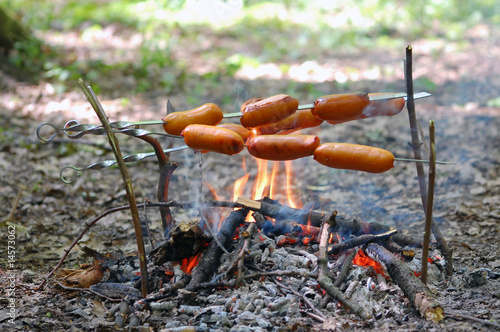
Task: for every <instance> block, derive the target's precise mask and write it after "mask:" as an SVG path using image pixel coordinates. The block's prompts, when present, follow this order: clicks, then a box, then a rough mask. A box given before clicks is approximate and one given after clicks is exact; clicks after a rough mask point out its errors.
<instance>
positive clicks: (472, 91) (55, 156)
mask: <svg viewBox="0 0 500 332" xmlns="http://www.w3.org/2000/svg"><path fill="white" fill-rule="evenodd" d="M484 29H487V28H485V27H478V28H477V29H475V30H474V31H471V32H470V36H469V38H468V43H467V45H465V46H464V45H461V46H460V48H456V47H454V46H453V45H444V44H443V45H442V44H439V43H437V44H436V43H433V42H429V41H416V42H415V43H414V44H413V48H414V52H415V54H414V62H415V64H414V66H415V77H416V78H418V77H430V78H432V79H433V81H434V82H435V83H436V84H437V87H436V88H435V90H434V91H432V94H433V97H432V98H428V99H425V100H421V101H418V102H417V114H418V117H419V120H420V123H421V125H422V129H423V132H424V133H427V132H428V129H427V126H428V121H429V120H431V119H433V120H435V122H436V127H437V129H436V133H437V134H436V136H437V137H436V144H437V158H438V160H441V161H447V162H453V163H455V164H454V165H443V166H439V167H438V174H437V184H436V197H435V204H434V217H435V221H436V222H437V223H438V225H439V227H440V229H441V231H442V233H443V234H444V236H445V238H446V240H447V241H448V243H449V245H450V246H451V247H452V248H453V250H454V261H453V265H454V270H455V273H454V275H453V276H452V277H450V278H447V279H445V280H441V281H436V282H433V283H431V284H430V285H429V286H430V288H431V290H432V291H433V292H434V294H435V296H436V299H437V300H438V301H439V302H440V303H441V305H442V307H443V308H444V311H445V313H447V314H448V315H449V316H447V318H445V320H444V321H442V322H441V323H438V324H434V323H432V322H428V321H426V320H424V319H422V318H421V317H419V315H418V314H417V313H415V312H413V313H412V314H410V315H409V318H408V319H406V320H403V319H402V318H401V317H395V318H394V320H393V321H392V323H384V324H383V325H381V324H378V323H377V321H376V320H375V319H372V320H370V321H367V322H359V321H358V322H356V323H355V324H353V325H351V329H355V330H371V329H377V330H399V331H417V330H430V331H438V330H439V331H489V330H495V329H498V326H499V325H498V324H500V278H499V277H500V259H499V257H498V252H499V250H500V240H499V229H500V227H499V220H500V209H499V206H500V153H499V147H500V137H499V134H498V129H499V128H500V109H499V108H494V107H487V101H488V100H491V99H494V98H498V97H499V93H498V92H499V91H500V80H499V77H500V75H499V74H500V73H499V71H500V69H499V68H498V63H497V61H495V60H496V59H498V58H499V56H500V46H498V45H500V44H499V43H498V41H499V40H500V39H499V36H498V32H497V34H495V33H494V31H486V32H484V31H483V30H484ZM117 38H118V37H117ZM455 46H456V45H455ZM193 54H196V52H193ZM403 54H404V48H403V49H402V50H401V54H383V53H382V52H381V53H379V54H377V53H373V54H356V55H353V56H352V57H342V56H340V55H339V56H338V57H335V56H333V55H332V56H331V57H329V58H327V59H316V60H317V61H318V63H320V64H322V65H324V66H325V68H328V67H331V66H335V67H338V68H344V67H353V66H356V67H358V68H359V70H360V72H361V73H367V72H369V70H370V68H372V66H373V64H374V63H379V64H381V65H382V64H383V65H384V66H388V65H390V66H394V67H395V68H399V67H401V58H403ZM193 63H200V59H199V58H196V57H195V56H194V55H193ZM320 67H321V65H320ZM309 74H310V75H309V76H308V77H307V80H309V81H306V82H311V83H312V84H314V87H315V89H316V90H318V91H323V92H325V94H327V93H333V92H336V91H331V86H332V85H331V83H330V81H328V80H327V81H326V82H321V81H317V80H316V81H315V79H316V78H315V76H314V71H310V72H309ZM382 76H383V77H379V78H377V79H375V80H370V79H369V78H366V77H363V75H361V76H360V77H359V79H358V80H353V81H352V83H351V84H350V85H349V90H352V91H356V90H367V91H381V90H386V88H388V87H392V88H393V89H394V88H396V89H403V91H404V83H403V80H402V71H401V69H396V70H395V71H394V72H393V73H391V74H387V75H382ZM286 79H287V77H283V78H281V79H267V78H266V77H260V78H256V79H253V80H250V79H245V78H244V77H241V76H240V77H238V78H237V79H226V78H224V79H221V81H220V82H219V83H220V84H219V85H218V86H217V87H215V88H212V89H209V88H207V91H205V95H206V96H207V100H206V102H208V101H214V102H222V101H221V98H222V95H223V92H227V90H228V89H229V90H232V91H233V92H232V94H233V95H234V100H233V101H232V103H233V105H231V104H230V103H227V102H226V104H225V105H224V106H226V107H227V108H228V109H230V110H229V111H228V112H232V111H233V110H231V106H234V105H238V104H239V103H241V102H242V101H243V100H245V99H246V98H247V97H249V96H267V95H272V94H276V93H282V92H283V91H284V90H285V89H290V86H289V85H288V82H287V80H286ZM351 79H352V77H351ZM1 83H2V84H1V85H0V86H2V88H3V92H2V94H1V95H0V98H1V102H0V110H1V112H0V121H1V123H2V126H1V127H2V132H0V183H1V186H0V199H1V203H2V204H0V211H1V212H0V215H1V216H2V218H4V217H6V216H7V215H9V213H10V211H11V210H12V209H13V208H15V212H14V214H13V218H12V220H11V223H10V224H7V223H5V222H2V228H1V229H2V241H1V244H2V247H1V248H0V256H1V258H0V262H2V263H1V264H0V267H1V271H0V273H1V274H2V278H1V280H2V281H1V283H2V291H1V293H0V294H1V298H0V302H1V303H2V308H1V309H0V329H2V330H4V331H8V330H26V331H28V330H29V331H62V330H72V331H88V330H94V328H95V327H96V326H98V325H97V324H98V323H96V322H102V321H104V313H105V311H106V310H107V309H109V307H110V306H111V304H110V303H109V302H106V301H105V300H103V299H101V298H99V297H96V296H93V295H89V294H86V293H78V292H77V293H75V292H63V291H61V290H59V289H56V288H55V287H54V284H53V283H52V282H48V284H47V286H46V287H45V288H44V289H41V290H37V289H35V286H36V285H37V284H38V283H39V282H40V281H41V280H42V278H43V276H44V275H45V274H46V273H47V272H48V271H50V270H51V269H52V268H53V267H54V266H55V264H56V263H57V262H58V260H59V258H60V257H61V255H62V254H63V252H64V249H65V248H67V247H68V245H69V244H70V243H71V242H72V241H73V239H74V238H75V237H76V236H77V235H78V234H79V233H80V231H81V230H82V228H83V227H84V223H85V222H88V221H90V220H92V219H93V218H94V217H95V216H97V215H98V214H100V213H102V212H104V211H106V210H108V209H110V208H112V207H116V206H121V205H124V204H126V196H125V191H124V189H123V186H122V183H121V178H120V174H119V172H118V170H117V169H107V170H101V171H88V172H84V173H83V174H82V176H81V177H80V178H79V179H78V180H77V181H76V182H75V183H73V184H64V183H62V182H61V181H60V179H59V172H60V170H61V169H62V168H63V167H65V166H67V165H75V166H86V165H89V164H91V163H93V162H96V161H101V160H106V159H112V158H111V155H112V154H111V153H110V152H109V149H107V143H106V140H105V139H103V138H102V137H92V136H90V137H87V136H85V137H83V138H82V139H80V140H77V141H71V140H69V139H67V138H65V137H64V136H58V138H57V139H56V140H54V141H53V142H51V143H42V142H40V141H39V140H38V139H37V138H36V135H35V132H36V128H37V126H38V125H40V124H41V123H43V122H49V123H53V124H54V125H56V126H63V125H64V123H65V122H66V121H68V120H70V119H77V120H78V121H80V122H90V123H97V119H96V118H95V115H94V114H93V112H92V110H91V109H90V107H89V106H88V104H87V102H86V101H85V100H84V97H83V94H82V93H81V92H80V91H79V89H78V88H77V86H76V84H75V88H74V90H71V91H68V92H66V93H63V94H56V93H55V92H54V91H53V88H52V87H51V85H50V84H47V83H44V82H40V83H39V84H28V83H23V82H16V81H14V80H13V79H11V78H9V77H8V76H7V75H5V74H2V76H1ZM117 84H118V83H117ZM300 84H301V83H297V85H296V91H295V93H296V94H297V98H299V100H301V102H302V101H304V103H306V102H311V101H310V100H309V99H308V98H310V96H309V93H308V91H307V90H306V89H301V85H300ZM416 89H417V90H425V86H421V85H417V86H416ZM123 93H124V96H127V97H128V98H129V99H130V102H129V103H125V102H124V99H123V98H119V97H118V98H117V97H115V98H110V97H106V96H104V97H103V98H102V99H101V101H102V102H103V105H104V107H105V108H106V111H107V112H108V114H109V116H110V118H111V119H112V120H113V121H114V120H134V121H135V120H153V119H161V118H162V117H163V116H164V113H165V107H166V101H167V99H168V100H170V101H171V102H172V103H173V105H174V106H175V107H176V108H177V109H184V107H185V106H186V102H185V100H186V94H187V93H189V92H186V91H184V92H175V93H173V94H170V95H168V96H167V95H165V94H164V93H162V92H161V91H159V92H151V93H145V94H137V95H127V94H126V92H125V91H124V92H123ZM204 102H205V101H204ZM157 129H158V130H161V128H157ZM309 132H314V133H315V134H317V135H318V136H319V137H320V139H321V141H322V142H351V143H359V144H368V145H373V146H378V147H382V148H385V149H388V150H390V151H391V152H393V153H394V155H396V156H397V157H402V158H411V157H412V154H411V149H410V148H409V146H408V142H409V140H410V135H409V127H408V117H407V114H406V110H405V111H404V112H402V113H401V114H399V115H397V116H395V117H390V118H375V119H365V120H361V121H356V122H351V123H346V124H342V125H337V126H330V125H327V124H323V125H321V126H320V127H319V128H316V129H313V130H310V131H309ZM426 135H427V134H426ZM120 144H121V147H122V149H123V150H124V154H125V153H138V152H144V151H148V152H149V151H150V150H151V149H150V148H149V149H148V147H147V146H146V145H145V144H144V143H141V142H139V141H138V140H136V139H133V138H121V139H120ZM244 156H246V158H248V159H250V158H249V157H248V155H246V152H244V153H242V154H241V155H238V156H234V157H226V156H223V157H220V156H213V155H210V154H209V155H206V156H204V157H203V158H204V160H203V177H204V180H205V181H206V183H209V184H210V185H211V186H212V187H213V188H214V190H215V192H217V194H218V195H220V199H224V200H231V199H232V196H231V195H232V186H233V182H234V181H235V180H236V179H238V178H239V177H241V176H242V175H244V172H243V169H242V167H241V162H242V160H243V157H244ZM171 158H172V159H173V160H175V161H177V162H178V163H179V168H178V169H177V170H176V171H175V172H174V176H173V178H172V183H171V186H170V188H169V193H170V198H171V199H175V200H180V201H184V200H192V199H198V198H197V197H196V193H197V192H198V187H197V183H198V180H197V176H198V175H197V174H198V170H199V169H198V156H195V155H194V154H193V153H192V152H191V151H188V150H185V151H183V152H178V153H176V154H172V156H171ZM156 167H157V166H156V164H155V161H154V160H153V159H147V160H144V161H141V162H139V163H136V164H134V165H131V167H130V173H131V176H132V181H133V184H134V190H135V194H136V196H137V201H138V202H143V201H144V200H145V199H148V200H150V201H155V200H156V198H155V194H156V181H157V169H156ZM247 167H248V169H249V170H250V172H254V173H255V164H254V163H253V162H252V161H247ZM295 173H296V175H297V181H296V184H297V188H298V190H300V196H301V197H302V198H303V199H305V198H306V197H307V196H308V195H311V194H317V195H318V196H319V197H320V200H321V202H322V209H324V210H325V211H330V212H331V211H332V210H337V211H338V213H339V215H341V216H343V217H345V218H348V219H354V218H356V219H358V220H362V221H367V222H369V221H377V222H379V223H384V224H387V225H390V226H393V227H395V228H396V229H398V230H400V231H402V232H406V233H408V234H411V235H413V236H421V234H422V233H423V219H424V218H423V213H422V207H421V200H420V196H419V191H418V185H417V179H416V172H415V166H414V165H413V164H412V163H403V162H397V163H396V167H395V169H393V170H391V171H390V172H388V173H384V174H380V175H373V174H364V173H363V174H361V173H358V172H352V171H338V170H333V169H328V168H325V167H322V166H320V165H319V164H316V163H315V162H314V161H313V160H312V159H308V158H304V159H303V160H299V161H298V162H296V163H295ZM205 189H206V188H205ZM246 194H247V196H248V195H249V189H248V190H247V193H246ZM18 195H19V201H18V202H15V198H16V196H18ZM173 212H174V216H175V217H176V218H177V219H179V220H181V219H183V218H186V217H187V215H188V212H186V211H182V210H174V211H173ZM158 216H159V215H158V213H156V212H155V211H151V212H148V219H149V220H150V221H151V226H150V227H151V229H152V232H153V234H154V236H155V240H156V241H159V240H160V239H161V236H162V235H161V233H162V232H161V224H160V222H159V217H158ZM9 225H15V226H16V227H15V229H16V230H15V244H14V246H15V255H10V254H8V253H7V251H8V250H7V246H8V245H7V241H8V240H9V237H8V236H9V234H10V233H9V230H11V229H12V227H11V226H9ZM134 242H135V239H134V230H133V227H132V224H131V222H130V217H129V215H128V214H127V213H125V212H120V213H114V214H111V215H109V216H108V217H106V218H104V219H103V220H101V221H100V222H99V223H98V224H97V225H96V226H95V227H93V228H92V229H91V231H90V232H89V233H88V234H87V235H85V236H84V237H83V239H82V240H81V242H80V243H81V244H82V245H87V246H90V247H92V248H94V249H96V250H99V251H102V252H105V253H110V254H114V255H117V256H119V255H123V254H124V253H127V252H131V251H133V250H134ZM11 256H12V257H11ZM89 261H90V260H89V258H88V257H85V256H84V255H83V254H82V253H81V252H79V251H78V250H75V251H74V252H72V253H71V254H70V257H69V258H68V259H67V261H66V264H65V266H66V267H75V266H77V265H78V264H80V263H84V262H89ZM10 263H12V264H13V265H12V267H13V268H14V269H15V273H13V272H12V268H11V269H9V265H8V264H10ZM11 275H14V276H15V278H14V279H9V278H8V277H9V276H11ZM478 275H479V276H480V277H479V278H476V279H474V278H473V277H474V276H476V277H477V276H478ZM11 280H13V281H12V282H13V284H14V285H15V294H14V296H10V295H12V294H10V295H9V293H8V289H9V287H10V284H11V283H10V281H11ZM471 280H472V281H471ZM477 280H479V281H477ZM11 299H13V300H11ZM11 301H13V302H11ZM10 303H14V304H15V321H14V324H12V323H10V322H9V319H10V318H11V317H9V313H10V312H11V311H10V307H9V304H10ZM408 306H409V307H410V305H409V304H408ZM82 308H83V309H84V310H82ZM455 313H456V314H461V315H462V317H461V318H460V317H455V318H453V317H450V316H453V314H455ZM463 316H472V317H474V318H476V319H477V321H473V320H471V319H469V318H468V319H466V318H464V317H463ZM488 322H490V323H493V324H496V325H491V324H490V325H488ZM158 327H161V326H154V328H158ZM313 328H314V329H316V330H321V329H322V326H321V324H319V323H318V325H317V326H314V327H313ZM347 329H348V328H347ZM304 330H307V328H305V327H304ZM340 330H342V329H340Z"/></svg>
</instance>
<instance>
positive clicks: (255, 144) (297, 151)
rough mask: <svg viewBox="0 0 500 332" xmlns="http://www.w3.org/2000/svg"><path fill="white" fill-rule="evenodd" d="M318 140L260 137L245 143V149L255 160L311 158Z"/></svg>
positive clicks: (303, 137) (300, 136) (301, 137)
mask: <svg viewBox="0 0 500 332" xmlns="http://www.w3.org/2000/svg"><path fill="white" fill-rule="evenodd" d="M319 144H320V140H319V138H318V137H317V136H314V135H277V136H276V135H261V136H255V137H253V138H250V139H249V140H248V141H247V149H248V152H250V154H251V155H252V156H254V157H256V158H260V159H267V160H292V159H298V158H303V157H307V156H311V155H312V154H313V153H314V150H315V149H316V148H317V147H318V146H319Z"/></svg>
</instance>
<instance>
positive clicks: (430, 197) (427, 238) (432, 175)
mask: <svg viewBox="0 0 500 332" xmlns="http://www.w3.org/2000/svg"><path fill="white" fill-rule="evenodd" d="M435 131H436V127H435V125H434V120H431V121H430V122H429V144H430V151H429V152H430V154H429V157H430V163H429V187H428V193H427V209H426V211H427V213H426V214H425V233H424V245H423V250H422V275H421V277H420V278H421V280H422V282H423V283H424V284H427V265H428V262H427V258H428V257H429V244H430V242H431V224H432V206H433V204H434V184H435V182H436V144H435Z"/></svg>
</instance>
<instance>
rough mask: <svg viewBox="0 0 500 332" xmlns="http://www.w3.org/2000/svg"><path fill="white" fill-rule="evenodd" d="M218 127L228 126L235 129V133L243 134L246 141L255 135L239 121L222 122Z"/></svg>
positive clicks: (242, 136)
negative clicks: (238, 122)
mask: <svg viewBox="0 0 500 332" xmlns="http://www.w3.org/2000/svg"><path fill="white" fill-rule="evenodd" d="M217 127H220V128H226V129H229V130H232V131H234V132H235V133H237V134H238V135H240V136H241V138H242V139H243V141H244V142H246V141H247V139H248V138H249V137H250V136H252V135H253V133H252V132H251V131H250V130H248V129H247V128H245V127H243V126H242V125H239V124H237V123H221V124H218V125H217Z"/></svg>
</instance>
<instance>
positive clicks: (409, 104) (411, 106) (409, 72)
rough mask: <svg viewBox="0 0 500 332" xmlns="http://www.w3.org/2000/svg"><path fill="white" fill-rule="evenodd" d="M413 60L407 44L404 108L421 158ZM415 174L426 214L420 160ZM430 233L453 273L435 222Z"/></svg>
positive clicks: (450, 255)
mask: <svg viewBox="0 0 500 332" xmlns="http://www.w3.org/2000/svg"><path fill="white" fill-rule="evenodd" d="M412 67H413V60H412V47H411V45H408V46H407V47H406V59H405V79H406V95H407V98H408V99H407V101H406V108H407V109H408V118H409V121H410V132H411V143H410V146H411V148H412V149H413V155H414V156H415V159H418V160H421V159H422V153H421V151H420V146H421V143H420V140H419V138H418V128H417V116H416V113H415V101H414V99H413V68H412ZM415 166H416V167H417V176H418V187H419V189H420V197H421V198H422V206H423V208H424V213H425V214H427V184H426V182H425V173H424V165H423V163H421V162H416V163H415ZM431 229H432V233H433V234H434V237H435V238H436V241H437V242H438V243H439V245H440V246H441V249H442V250H443V256H444V258H445V260H446V274H447V275H448V276H451V275H453V250H452V249H451V248H450V247H449V246H448V243H447V242H446V240H445V239H444V236H443V234H442V233H441V230H440V229H439V227H438V225H437V224H436V223H435V222H432V223H431Z"/></svg>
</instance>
